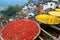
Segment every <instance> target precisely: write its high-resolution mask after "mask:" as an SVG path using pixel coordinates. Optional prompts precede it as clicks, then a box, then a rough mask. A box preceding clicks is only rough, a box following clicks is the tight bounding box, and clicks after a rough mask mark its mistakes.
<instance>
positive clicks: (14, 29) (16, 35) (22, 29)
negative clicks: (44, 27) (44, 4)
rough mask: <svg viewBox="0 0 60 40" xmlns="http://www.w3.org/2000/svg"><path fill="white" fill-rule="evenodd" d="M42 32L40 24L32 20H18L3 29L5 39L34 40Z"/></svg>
mask: <svg viewBox="0 0 60 40" xmlns="http://www.w3.org/2000/svg"><path fill="white" fill-rule="evenodd" d="M39 33H40V26H39V25H38V24H37V23H36V22H34V21H31V20H16V21H14V22H10V23H8V24H7V25H6V26H5V28H4V29H3V30H2V37H3V38H4V40H34V39H35V38H36V37H37V36H38V35H39Z"/></svg>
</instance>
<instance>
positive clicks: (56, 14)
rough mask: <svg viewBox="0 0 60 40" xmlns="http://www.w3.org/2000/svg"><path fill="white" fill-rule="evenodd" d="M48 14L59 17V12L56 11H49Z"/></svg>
mask: <svg viewBox="0 0 60 40" xmlns="http://www.w3.org/2000/svg"><path fill="white" fill-rule="evenodd" d="M49 14H50V15H54V16H58V17H60V12H58V11H50V12H49Z"/></svg>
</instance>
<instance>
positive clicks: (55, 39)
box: [41, 28, 57, 40]
mask: <svg viewBox="0 0 60 40" xmlns="http://www.w3.org/2000/svg"><path fill="white" fill-rule="evenodd" d="M41 30H42V31H43V32H44V33H46V34H47V35H48V36H50V37H52V38H53V40H57V38H56V37H54V36H52V35H51V34H49V33H48V32H46V31H45V30H44V29H42V28H41Z"/></svg>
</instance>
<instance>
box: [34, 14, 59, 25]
mask: <svg viewBox="0 0 60 40" xmlns="http://www.w3.org/2000/svg"><path fill="white" fill-rule="evenodd" d="M35 18H36V20H37V21H39V22H40V23H44V24H49V25H57V24H60V18H58V17H56V16H52V15H48V14H41V15H37V16H36V17H35Z"/></svg>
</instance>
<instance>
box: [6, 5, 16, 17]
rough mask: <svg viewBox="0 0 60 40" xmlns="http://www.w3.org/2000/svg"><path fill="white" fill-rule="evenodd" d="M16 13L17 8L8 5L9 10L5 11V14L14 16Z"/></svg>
mask: <svg viewBox="0 0 60 40" xmlns="http://www.w3.org/2000/svg"><path fill="white" fill-rule="evenodd" d="M15 13H16V9H15V8H14V7H13V6H8V8H7V10H6V11H5V14H6V15H8V16H12V15H13V14H15Z"/></svg>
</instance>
